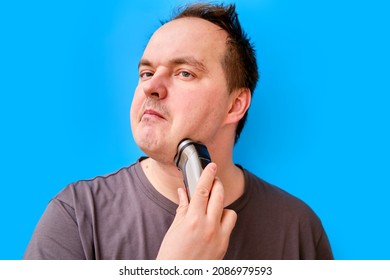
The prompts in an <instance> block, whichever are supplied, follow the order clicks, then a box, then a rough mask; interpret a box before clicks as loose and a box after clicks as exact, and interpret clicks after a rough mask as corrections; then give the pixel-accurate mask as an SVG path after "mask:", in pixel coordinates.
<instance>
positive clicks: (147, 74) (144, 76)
mask: <svg viewBox="0 0 390 280" xmlns="http://www.w3.org/2000/svg"><path fill="white" fill-rule="evenodd" d="M139 76H140V78H141V79H143V80H145V79H148V78H150V77H153V72H151V71H142V72H141V73H140V74H139Z"/></svg>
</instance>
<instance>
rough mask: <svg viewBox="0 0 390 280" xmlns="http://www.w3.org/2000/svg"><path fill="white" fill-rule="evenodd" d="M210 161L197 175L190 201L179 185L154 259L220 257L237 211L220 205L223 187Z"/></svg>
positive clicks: (224, 250) (234, 221) (222, 200)
mask: <svg viewBox="0 0 390 280" xmlns="http://www.w3.org/2000/svg"><path fill="white" fill-rule="evenodd" d="M216 173H217V166H216V164H215V163H210V164H208V165H207V166H206V168H205V169H204V171H203V173H202V175H201V177H200V178H199V182H198V185H197V187H196V189H195V191H194V194H193V197H192V199H191V202H190V203H189V202H188V198H187V195H186V193H185V190H184V189H179V190H178V194H179V207H178V208H177V210H176V216H175V219H174V220H173V223H172V225H171V227H170V228H169V230H168V232H167V233H166V235H165V237H164V240H163V242H162V244H161V247H160V251H159V253H158V256H157V259H185V260H190V259H194V260H197V259H222V258H223V257H224V256H225V254H226V250H227V247H228V245H229V238H230V234H231V232H232V230H233V228H234V225H235V224H236V220H237V214H236V213H235V212H234V211H233V210H228V209H224V207H223V203H224V189H223V185H222V183H221V181H220V180H219V179H218V178H216V177H215V176H216Z"/></svg>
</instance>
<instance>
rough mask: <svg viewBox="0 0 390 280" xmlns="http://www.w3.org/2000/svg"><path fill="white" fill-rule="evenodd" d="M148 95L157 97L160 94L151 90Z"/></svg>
mask: <svg viewBox="0 0 390 280" xmlns="http://www.w3.org/2000/svg"><path fill="white" fill-rule="evenodd" d="M150 95H151V96H154V97H157V98H159V97H160V95H159V94H158V92H152V93H151V94H150Z"/></svg>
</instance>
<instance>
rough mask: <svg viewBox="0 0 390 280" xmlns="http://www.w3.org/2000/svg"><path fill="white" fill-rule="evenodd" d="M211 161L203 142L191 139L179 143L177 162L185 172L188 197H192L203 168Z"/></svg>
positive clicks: (184, 177)
mask: <svg viewBox="0 0 390 280" xmlns="http://www.w3.org/2000/svg"><path fill="white" fill-rule="evenodd" d="M210 162H211V159H210V155H209V151H208V150H207V147H206V146H205V145H203V144H202V143H200V142H195V141H192V140H190V139H184V140H182V141H181V142H180V143H179V145H178V147H177V154H176V156H175V164H176V166H177V167H178V168H179V169H180V170H181V172H182V173H183V179H184V184H185V187H186V191H187V196H188V199H191V197H192V194H193V193H194V190H195V187H196V184H197V183H198V180H199V177H200V175H201V174H202V171H203V169H204V168H205V167H206V165H207V164H209V163H210Z"/></svg>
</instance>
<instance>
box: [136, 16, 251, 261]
mask: <svg viewBox="0 0 390 280" xmlns="http://www.w3.org/2000/svg"><path fill="white" fill-rule="evenodd" d="M226 39H227V34H226V32H225V31H223V30H221V29H220V28H219V27H218V26H216V25H214V24H212V23H210V22H208V21H206V20H203V19H199V18H181V19H177V20H173V21H171V22H168V23H167V24H165V25H163V26H162V27H161V28H159V29H158V30H157V31H156V32H155V33H154V34H153V36H152V38H151V39H150V41H149V43H148V45H147V47H146V48H145V51H144V54H143V56H142V58H141V60H140V63H139V74H140V79H139V83H138V86H137V88H136V90H135V94H134V98H133V103H132V106H131V112H130V119H131V127H132V131H133V136H134V139H135V141H136V143H137V144H138V145H139V147H140V148H141V149H142V150H143V151H144V152H145V153H146V154H147V155H148V156H149V158H148V159H146V160H143V161H142V162H141V166H142V168H143V170H144V172H145V175H146V176H147V178H148V179H149V180H150V182H151V183H152V185H153V186H154V187H155V188H156V189H157V191H159V192H160V193H161V194H163V195H164V196H166V197H167V198H169V199H170V200H172V201H174V202H175V203H177V204H178V205H179V206H178V209H177V214H176V217H175V219H174V222H173V224H172V225H171V227H170V229H169V230H168V232H167V234H166V236H165V238H164V240H163V242H162V244H161V247H160V252H159V254H158V256H157V258H158V259H221V258H223V256H224V255H225V252H226V250H227V246H228V242H229V237H230V234H231V231H232V230H233V228H234V225H235V222H236V218H237V215H236V213H235V212H234V211H232V210H227V209H224V207H225V206H227V205H228V204H230V203H232V202H233V201H235V200H236V199H237V198H238V197H240V196H241V195H242V193H243V191H244V177H243V173H242V171H241V170H240V169H239V168H238V167H237V166H235V165H234V163H233V160H232V152H233V146H234V135H235V128H236V126H237V123H238V121H239V120H240V119H241V118H242V117H243V115H244V114H245V112H246V110H247V109H248V107H249V105H250V92H249V90H248V89H246V88H241V89H236V90H234V91H233V92H229V91H228V89H227V82H226V77H225V74H224V71H223V68H222V63H221V62H222V60H223V57H224V53H225V49H226ZM184 138H191V139H193V140H197V141H201V142H202V143H204V144H205V145H206V146H207V147H208V149H209V152H210V156H211V158H212V160H213V163H212V164H209V165H208V166H207V167H206V168H205V170H204V172H203V173H202V176H201V178H200V180H199V183H198V185H197V188H196V190H195V193H194V196H193V198H192V199H191V202H189V201H188V199H187V197H186V195H185V191H184V185H183V178H182V175H181V172H180V171H178V169H177V168H176V166H175V165H174V162H173V158H174V156H175V154H176V149H177V145H178V143H179V142H180V141H181V140H182V139H184ZM217 166H218V168H217ZM183 236H186V238H182V237H183Z"/></svg>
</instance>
